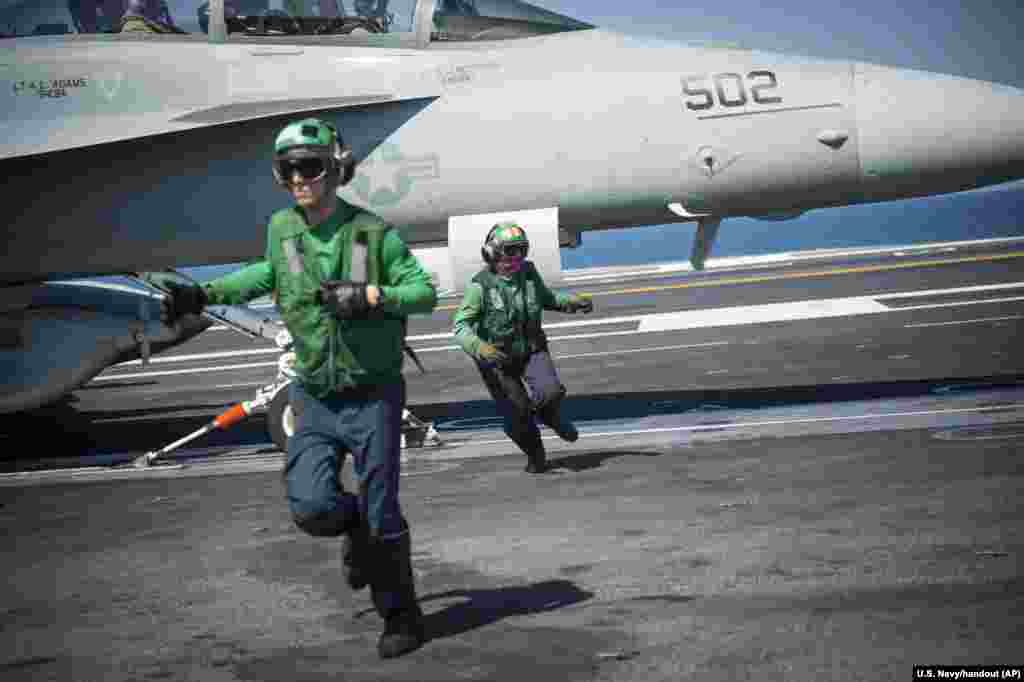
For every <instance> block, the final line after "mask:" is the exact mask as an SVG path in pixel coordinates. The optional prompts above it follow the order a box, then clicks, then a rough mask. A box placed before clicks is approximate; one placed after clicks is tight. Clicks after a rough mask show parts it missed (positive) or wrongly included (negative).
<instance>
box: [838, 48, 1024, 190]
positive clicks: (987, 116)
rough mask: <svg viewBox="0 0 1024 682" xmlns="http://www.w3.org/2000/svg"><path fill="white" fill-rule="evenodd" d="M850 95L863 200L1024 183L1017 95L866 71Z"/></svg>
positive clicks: (963, 82)
mask: <svg viewBox="0 0 1024 682" xmlns="http://www.w3.org/2000/svg"><path fill="white" fill-rule="evenodd" d="M854 88H855V98H856V102H857V104H856V108H857V123H858V130H859V131H860V135H859V139H858V144H859V153H860V163H861V180H862V182H861V184H862V188H863V189H864V191H865V194H867V195H868V199H869V200H871V199H885V198H894V197H897V196H923V195H928V194H939V193H943V192H955V191H959V190H965V189H971V188H974V187H981V186H984V185H991V184H995V183H999V182H1005V181H1007V180H1013V179H1016V178H1021V177H1024V90H1019V89H1017V88H1013V87H1010V86H1007V85H1000V84H998V83H990V82H987V81H979V80H971V79H968V78H957V77H954V76H946V75H942V74H935V73H928V72H925V71H910V70H904V69H893V68H886V67H881V66H873V65H867V64H856V65H855V66H854Z"/></svg>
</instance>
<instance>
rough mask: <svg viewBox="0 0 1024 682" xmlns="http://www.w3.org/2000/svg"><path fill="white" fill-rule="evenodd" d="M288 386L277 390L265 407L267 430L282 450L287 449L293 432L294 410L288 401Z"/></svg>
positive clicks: (285, 450)
mask: <svg viewBox="0 0 1024 682" xmlns="http://www.w3.org/2000/svg"><path fill="white" fill-rule="evenodd" d="M288 393H289V391H288V388H287V387H286V388H283V389H281V390H280V391H278V392H277V395H276V396H274V399H273V400H271V401H270V406H269V407H268V408H267V431H268V432H270V439H271V440H272V441H274V445H276V446H277V447H278V448H280V449H281V451H282V452H287V451H288V439H289V438H291V437H292V435H294V434H295V412H294V411H293V410H292V406H291V403H290V402H289V401H288Z"/></svg>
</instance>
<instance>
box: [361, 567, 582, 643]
mask: <svg viewBox="0 0 1024 682" xmlns="http://www.w3.org/2000/svg"><path fill="white" fill-rule="evenodd" d="M593 596H594V593H593V592H588V591H586V590H581V589H580V588H579V587H577V586H576V584H575V583H573V582H572V581H569V580H545V581H542V582H537V583H531V584H529V585H519V586H510V587H498V588H493V589H476V590H448V591H446V592H438V593H435V594H430V595H427V596H424V597H421V598H420V600H419V602H420V606H421V607H422V608H423V610H424V613H425V615H424V617H423V625H424V628H425V630H426V634H427V639H443V638H445V637H454V636H456V635H461V634H463V633H465V632H469V631H470V630H475V629H477V628H480V627H483V626H485V625H490V624H492V623H497V622H498V621H500V620H503V619H505V618H510V617H513V616H525V615H529V614H532V613H544V612H546V611H553V610H555V609H561V608H565V607H567V606H572V605H574V604H579V603H581V602H584V601H586V600H588V599H590V598H592V597H593ZM452 599H458V600H459V601H458V602H457V603H454V604H450V605H449V606H446V607H444V608H443V609H441V610H440V611H435V612H433V613H427V610H428V605H429V603H430V602H432V601H449V600H452ZM369 613H372V609H367V610H366V611H363V612H361V613H359V614H356V617H357V618H359V617H360V616H363V615H368V614H369Z"/></svg>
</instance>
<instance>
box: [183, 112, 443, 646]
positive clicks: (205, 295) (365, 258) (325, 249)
mask: <svg viewBox="0 0 1024 682" xmlns="http://www.w3.org/2000/svg"><path fill="white" fill-rule="evenodd" d="M274 154H275V155H274V167H273V169H274V176H275V178H276V180H277V182H278V183H279V184H280V185H282V186H284V187H287V188H288V190H289V191H290V193H291V195H292V198H293V199H294V200H295V204H296V205H295V206H292V207H291V208H287V209H284V210H281V211H278V212H277V213H275V214H274V215H273V216H272V217H271V219H270V225H269V228H268V232H267V248H266V255H265V258H264V260H262V261H260V262H258V263H255V264H252V265H249V266H247V267H245V268H243V269H241V270H239V271H237V272H234V273H232V274H229V275H226V276H224V277H221V278H218V279H216V280H213V281H212V282H208V283H206V284H205V285H203V286H202V287H191V288H188V287H178V288H176V290H175V291H174V292H173V295H172V296H170V297H169V298H168V300H167V302H166V311H165V317H166V318H167V319H168V320H170V321H173V319H174V318H175V317H177V316H178V315H180V314H183V313H196V312H199V311H201V310H202V307H203V306H204V305H206V304H208V303H209V304H238V303H244V302H246V301H249V300H252V299H254V298H257V297H259V296H263V295H266V294H268V293H270V292H271V291H274V292H275V293H276V296H277V303H278V308H279V309H280V312H281V317H282V319H283V320H284V322H285V324H286V325H287V327H288V331H289V332H290V333H291V335H292V337H293V340H294V347H295V352H296V363H295V369H296V372H297V374H298V380H297V381H295V382H293V383H292V385H291V389H290V390H291V395H290V400H291V405H292V408H293V410H294V412H295V416H296V425H295V426H296V428H295V433H294V435H293V436H292V437H291V438H289V439H288V459H287V464H286V467H285V481H286V487H287V496H288V503H289V507H290V509H291V513H292V516H293V518H294V520H295V523H296V525H297V526H298V527H299V528H301V529H302V530H303V531H305V532H307V533H309V534H310V535H314V536H320V537H338V536H342V537H343V542H342V568H343V572H344V575H345V579H346V582H348V584H349V585H350V586H351V587H352V588H353V589H361V588H362V587H365V586H366V585H369V587H370V593H371V597H372V599H373V603H374V606H375V607H376V608H377V611H378V613H380V615H381V617H382V618H383V619H384V621H385V630H384V633H383V634H382V635H381V638H380V641H379V642H378V652H379V654H380V656H381V657H382V658H391V657H394V656H400V655H402V654H404V653H407V652H409V651H412V650H413V649H416V648H418V647H419V646H420V645H422V643H423V641H424V638H425V635H424V631H423V625H422V615H423V614H422V612H421V610H420V607H419V605H418V603H417V600H416V590H415V584H414V580H413V571H412V565H411V558H410V551H411V548H410V535H409V526H408V523H407V522H406V520H405V518H404V517H403V515H402V511H401V508H400V506H399V503H398V481H399V467H400V455H401V452H400V446H401V424H402V410H403V408H404V406H405V381H404V379H403V378H402V362H403V346H404V338H405V327H406V316H407V315H410V314H413V313H429V312H431V311H432V310H433V308H434V306H435V305H436V303H437V292H436V291H435V289H434V285H433V284H432V282H431V279H430V275H429V274H428V273H427V272H426V271H424V270H423V268H422V267H421V265H420V263H419V262H418V261H417V259H416V257H415V256H413V255H412V253H411V252H410V251H409V249H408V248H407V247H406V245H405V243H404V242H403V241H402V238H401V236H400V235H399V234H398V232H397V231H396V230H394V229H391V228H390V226H389V225H387V224H386V223H384V222H383V221H382V220H381V219H380V218H378V217H377V216H376V215H374V214H372V213H369V212H367V211H365V210H362V209H359V208H357V207H355V206H351V205H349V204H347V203H346V202H344V201H342V200H341V199H340V198H338V196H337V189H338V187H340V186H342V185H344V184H346V183H348V182H349V181H350V180H351V179H352V175H353V172H354V165H355V164H354V161H353V159H352V153H351V151H350V150H349V149H348V148H347V147H346V146H344V145H343V144H342V142H341V140H340V139H339V137H338V135H337V132H336V131H335V129H334V127H333V126H331V125H330V124H328V123H326V122H324V121H321V120H318V119H306V120H303V121H299V122H297V123H293V124H291V125H289V126H287V127H286V128H285V129H284V130H283V131H282V132H281V133H280V134H279V135H278V137H277V139H276V142H275V145H274ZM346 452H348V453H351V454H352V458H353V469H354V471H355V474H356V478H357V479H358V481H359V491H358V494H352V493H350V492H346V491H344V490H342V489H341V484H340V480H339V478H338V472H339V469H340V467H341V465H342V461H343V460H342V458H343V457H344V454H345V453H346Z"/></svg>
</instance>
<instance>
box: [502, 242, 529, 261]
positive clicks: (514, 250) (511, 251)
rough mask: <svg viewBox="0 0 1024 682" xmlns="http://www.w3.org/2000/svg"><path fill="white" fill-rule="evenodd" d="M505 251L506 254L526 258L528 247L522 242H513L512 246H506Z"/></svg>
mask: <svg viewBox="0 0 1024 682" xmlns="http://www.w3.org/2000/svg"><path fill="white" fill-rule="evenodd" d="M504 253H505V255H506V256H512V257H513V258H525V257H526V247H525V246H523V245H522V244H513V245H512V246H506V247H505V248H504Z"/></svg>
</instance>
